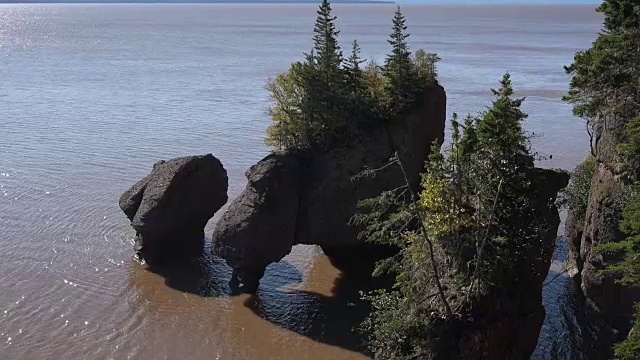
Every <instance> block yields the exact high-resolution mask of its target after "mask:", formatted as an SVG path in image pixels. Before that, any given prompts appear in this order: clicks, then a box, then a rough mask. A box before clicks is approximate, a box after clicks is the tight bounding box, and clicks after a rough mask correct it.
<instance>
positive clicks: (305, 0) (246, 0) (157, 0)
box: [0, 0, 396, 5]
mask: <svg viewBox="0 0 640 360" xmlns="http://www.w3.org/2000/svg"><path fill="white" fill-rule="evenodd" d="M317 3H318V0H266V1H260V0H239V1H238V0H236V1H234V0H187V1H180V0H148V1H146V0H113V1H109V0H98V1H91V0H78V1H73V0H63V1H57V0H35V1H24V0H18V1H10V0H9V1H6V0H0V4H317ZM332 3H333V4H367V5H371V4H387V5H388V4H395V3H396V2H395V1H389V0H380V1H376V0H342V1H340V0H337V1H336V0H334V1H332Z"/></svg>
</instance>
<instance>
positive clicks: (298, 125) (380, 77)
mask: <svg viewBox="0 0 640 360" xmlns="http://www.w3.org/2000/svg"><path fill="white" fill-rule="evenodd" d="M335 21H336V17H335V16H334V15H333V14H332V10H331V5H330V4H329V2H328V1H327V0H323V1H322V3H321V4H320V6H319V8H318V11H317V18H316V22H315V26H314V37H313V41H314V45H313V48H312V50H311V51H310V52H309V53H308V54H306V57H305V61H303V62H297V63H294V64H292V66H291V68H290V69H289V71H288V72H287V73H285V74H281V75H278V76H277V77H275V78H274V79H273V80H271V81H270V82H269V83H268V85H267V89H268V90H269V92H270V94H271V100H272V105H271V107H270V109H269V115H270V116H271V118H272V120H273V123H272V124H271V126H270V127H269V128H268V129H267V139H266V143H267V144H268V145H269V146H272V147H274V148H280V149H293V148H295V149H307V148H328V147H332V146H334V145H339V144H343V143H346V142H349V141H351V140H353V139H356V138H358V137H360V136H363V134H366V132H367V130H368V129H369V128H371V127H373V126H376V125H382V124H383V123H384V122H386V121H388V120H390V119H392V118H394V119H395V118H398V116H399V114H404V113H406V111H408V110H409V109H410V108H411V107H412V106H413V104H414V102H415V101H416V99H417V97H418V94H419V93H420V91H421V90H422V89H424V88H425V87H426V86H429V85H431V84H433V83H434V82H435V79H436V70H435V64H436V62H437V61H438V60H439V58H438V57H437V55H435V54H427V53H426V52H424V51H421V52H420V51H419V52H418V53H416V57H415V58H411V54H410V52H409V51H408V45H407V44H406V42H405V39H406V37H408V35H406V34H405V33H404V31H405V30H406V26H405V25H404V17H402V13H401V12H400V10H399V9H398V12H397V13H396V17H395V18H394V33H393V34H392V41H390V42H391V43H392V45H393V46H392V53H391V54H390V55H389V56H388V58H387V61H386V62H385V66H383V67H380V66H378V65H377V64H375V63H374V62H370V63H369V64H367V65H366V66H365V68H364V69H362V68H361V65H362V64H363V63H364V61H363V60H362V59H361V57H360V47H359V45H358V43H357V41H354V42H353V43H352V47H351V54H350V56H349V57H348V58H346V59H344V58H343V56H342V51H341V49H340V45H339V43H338V35H339V31H338V30H337V28H336V25H335Z"/></svg>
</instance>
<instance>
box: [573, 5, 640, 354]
mask: <svg viewBox="0 0 640 360" xmlns="http://www.w3.org/2000/svg"><path fill="white" fill-rule="evenodd" d="M598 11H599V12H601V13H603V14H604V28H603V30H602V31H601V32H600V34H599V35H598V37H597V39H596V40H595V41H594V42H593V44H592V46H591V47H590V48H589V49H587V50H584V51H581V52H578V53H576V56H575V59H574V62H573V64H571V65H570V66H568V67H567V68H566V70H567V73H569V74H571V75H573V78H572V80H571V85H570V91H569V95H568V96H567V97H565V100H567V101H568V102H570V103H572V104H573V105H574V113H575V114H576V115H578V116H580V117H582V118H584V119H586V121H587V129H588V132H589V135H590V137H591V149H592V154H593V156H595V161H596V162H597V163H598V164H599V165H602V167H603V168H606V169H607V171H610V172H611V173H613V174H614V176H612V178H613V179H612V180H611V181H609V182H606V181H604V182H596V181H594V188H593V189H591V193H592V194H595V195H592V197H594V196H596V195H598V194H600V195H599V196H598V197H596V198H597V199H598V202H599V204H600V205H599V206H600V208H596V210H597V211H599V212H600V213H611V214H614V215H615V216H608V218H609V219H614V220H615V221H616V222H617V220H618V219H619V218H620V217H621V218H622V220H621V221H620V224H619V228H620V231H621V232H622V233H624V235H625V236H626V238H624V239H623V240H622V241H619V242H611V243H599V241H598V239H595V240H594V239H590V241H593V242H594V245H597V246H595V247H594V249H593V250H595V251H598V252H604V253H609V254H611V253H614V254H617V256H613V257H604V258H603V260H604V265H605V269H604V270H602V271H601V272H600V275H605V276H606V277H607V278H608V279H615V280H616V282H617V283H618V284H620V285H623V286H630V287H637V286H640V266H639V264H640V262H639V261H638V260H640V199H639V197H638V190H637V189H638V186H639V183H638V180H639V179H638V175H639V170H640V66H638V65H639V64H640V6H638V2H637V1H635V0H605V1H603V3H602V4H601V5H600V6H599V7H598ZM585 175H586V174H585ZM574 182H575V183H577V182H578V181H574ZM579 182H580V183H584V185H586V179H585V181H584V182H583V181H579ZM634 184H635V185H634ZM603 187H604V188H603ZM633 188H635V190H632V191H630V190H629V189H633ZM583 190H584V189H583V188H577V189H576V194H579V196H576V198H579V199H578V200H579V201H576V202H575V203H574V204H571V205H572V208H573V209H574V210H576V211H578V212H581V211H582V210H583V206H584V202H583V198H582V196H583ZM629 193H631V194H629ZM620 212H621V213H622V215H621V216H620ZM599 215H600V214H599V213H596V214H595V215H594V216H599ZM607 225H611V226H612V227H613V228H615V227H616V226H617V224H615V223H614V224H607ZM591 226H595V225H594V224H591ZM598 230H600V231H602V232H606V231H607V229H596V231H598ZM603 241H604V240H603ZM607 241H618V239H617V238H616V239H611V240H607ZM599 283H602V284H604V283H605V280H599ZM620 296H621V295H620ZM615 305H616V304H609V305H608V306H607V307H609V308H611V309H613V308H615V307H616V306H615ZM607 311H610V310H607ZM622 311H624V310H622ZM638 311H639V312H638V313H637V315H636V327H637V324H638V323H637V319H638V318H639V316H640V309H638ZM615 356H616V357H618V358H621V359H638V358H640V335H639V334H638V332H637V331H632V332H631V333H630V334H629V336H628V338H627V339H626V340H625V341H623V342H622V343H620V344H618V345H617V346H615Z"/></svg>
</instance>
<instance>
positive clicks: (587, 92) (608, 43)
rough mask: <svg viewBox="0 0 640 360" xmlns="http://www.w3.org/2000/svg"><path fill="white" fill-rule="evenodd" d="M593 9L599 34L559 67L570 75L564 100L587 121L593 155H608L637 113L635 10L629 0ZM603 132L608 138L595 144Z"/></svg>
mask: <svg viewBox="0 0 640 360" xmlns="http://www.w3.org/2000/svg"><path fill="white" fill-rule="evenodd" d="M598 11H599V12H602V13H603V14H604V29H603V31H602V32H600V34H599V35H598V38H597V39H596V40H595V41H594V42H593V44H592V46H591V48H589V49H587V50H584V51H580V52H578V53H576V54H575V58H574V62H573V63H572V64H571V65H570V66H568V67H566V68H565V69H566V72H567V73H568V74H571V75H572V76H573V78H572V80H571V84H570V90H569V94H568V95H567V96H566V97H565V100H566V101H568V102H570V103H572V104H573V105H574V108H573V110H574V113H575V114H576V115H578V116H580V117H583V118H584V119H586V120H587V129H588V131H589V134H590V135H591V145H592V153H593V154H594V155H600V154H604V153H607V152H609V149H608V148H609V147H611V145H614V146H615V144H616V143H617V142H618V141H619V139H618V137H620V136H623V134H624V129H625V127H626V124H627V123H628V122H629V120H630V119H632V118H634V117H636V116H637V115H638V114H639V113H640V101H638V84H639V81H638V80H639V79H640V66H638V65H640V27H638V26H637V24H638V22H639V19H640V6H638V4H637V1H635V0H605V1H604V2H603V3H602V5H600V7H599V8H598ZM605 129H607V132H608V133H609V135H610V136H611V137H613V139H612V140H611V141H607V143H605V144H600V141H601V140H602V136H603V134H604V130H605ZM600 145H604V146H600ZM607 157H609V158H610V156H607ZM599 160H600V159H599ZM607 160H614V159H607Z"/></svg>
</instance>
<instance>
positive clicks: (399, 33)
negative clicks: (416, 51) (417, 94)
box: [383, 6, 415, 116]
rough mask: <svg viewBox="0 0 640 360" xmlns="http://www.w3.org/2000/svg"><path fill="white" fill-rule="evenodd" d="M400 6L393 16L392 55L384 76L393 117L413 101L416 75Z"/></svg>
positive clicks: (386, 63)
mask: <svg viewBox="0 0 640 360" xmlns="http://www.w3.org/2000/svg"><path fill="white" fill-rule="evenodd" d="M405 23H406V20H405V17H404V15H403V14H402V10H401V9H400V6H398V8H397V10H396V12H395V14H394V16H393V27H392V30H391V35H390V39H389V40H387V41H388V42H389V44H390V45H391V53H390V54H389V55H387V58H386V60H385V64H384V68H383V70H384V74H385V77H386V78H387V79H388V92H389V98H390V100H391V101H390V102H391V103H390V104H389V106H390V112H391V115H392V116H396V115H399V114H401V113H403V112H404V111H405V110H406V108H407V107H408V106H409V104H410V103H411V102H412V101H413V89H414V85H415V84H414V80H415V79H414V74H413V63H412V61H411V52H410V51H409V45H408V44H407V38H408V37H409V34H407V33H406V30H407V26H406V24H405Z"/></svg>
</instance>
